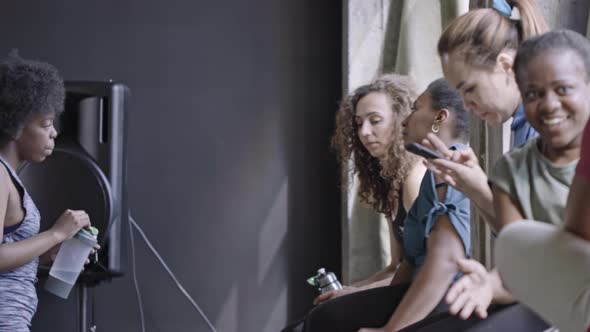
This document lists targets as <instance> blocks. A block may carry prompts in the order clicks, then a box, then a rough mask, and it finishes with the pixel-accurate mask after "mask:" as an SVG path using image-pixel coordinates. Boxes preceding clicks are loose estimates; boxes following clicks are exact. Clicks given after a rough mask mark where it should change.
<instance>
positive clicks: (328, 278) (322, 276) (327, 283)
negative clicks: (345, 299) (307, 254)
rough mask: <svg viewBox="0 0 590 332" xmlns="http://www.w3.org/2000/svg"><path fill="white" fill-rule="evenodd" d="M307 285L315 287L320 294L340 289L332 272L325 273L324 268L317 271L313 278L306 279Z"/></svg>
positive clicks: (340, 286)
mask: <svg viewBox="0 0 590 332" xmlns="http://www.w3.org/2000/svg"><path fill="white" fill-rule="evenodd" d="M307 283H308V284H310V285H312V286H315V287H317V288H318V290H319V291H320V293H325V292H328V291H332V290H338V289H342V285H341V284H340V282H339V281H338V278H336V275H334V273H332V272H326V269H324V268H321V269H319V270H318V273H317V274H316V275H315V276H313V277H311V278H309V279H307Z"/></svg>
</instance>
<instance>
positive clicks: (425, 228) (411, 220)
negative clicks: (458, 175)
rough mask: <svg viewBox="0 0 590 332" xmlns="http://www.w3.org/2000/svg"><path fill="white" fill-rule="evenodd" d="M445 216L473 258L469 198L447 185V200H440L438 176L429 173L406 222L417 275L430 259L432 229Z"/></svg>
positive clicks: (408, 250) (406, 247)
mask: <svg viewBox="0 0 590 332" xmlns="http://www.w3.org/2000/svg"><path fill="white" fill-rule="evenodd" d="M465 147H466V146H464V145H459V144H457V145H454V146H452V147H451V149H464V148H465ZM445 214H446V215H447V217H448V218H449V221H450V222H451V225H452V226H453V227H454V228H455V230H456V231H457V234H458V235H459V237H460V238H461V241H462V242H463V248H464V250H465V256H466V257H469V253H470V250H471V233H470V231H471V227H470V214H471V211H470V202H469V199H468V198H467V196H465V194H463V193H462V192H460V191H458V190H457V189H455V188H453V187H451V186H447V192H446V195H445V198H444V200H443V201H439V199H438V195H437V192H436V184H435V181H434V175H433V174H432V172H430V171H426V173H425V174H424V178H423V179H422V183H421V185H420V191H419V193H418V197H416V201H415V202H414V204H413V205H412V207H411V208H410V211H409V212H408V216H407V218H406V221H405V223H404V234H403V236H404V241H403V244H404V253H405V257H404V258H405V259H406V260H407V261H408V262H409V263H411V264H412V265H414V266H415V267H416V269H415V272H414V275H415V274H416V273H418V271H419V270H420V268H421V267H422V265H423V264H424V260H425V259H426V254H427V248H426V242H427V240H428V236H429V234H430V231H431V230H432V227H433V226H434V225H435V224H436V221H437V220H438V217H440V216H442V215H445Z"/></svg>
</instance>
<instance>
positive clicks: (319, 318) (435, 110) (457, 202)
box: [305, 79, 471, 332]
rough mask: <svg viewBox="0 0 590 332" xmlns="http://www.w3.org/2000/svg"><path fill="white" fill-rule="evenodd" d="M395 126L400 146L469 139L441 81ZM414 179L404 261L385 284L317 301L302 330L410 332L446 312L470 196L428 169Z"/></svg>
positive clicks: (466, 245)
mask: <svg viewBox="0 0 590 332" xmlns="http://www.w3.org/2000/svg"><path fill="white" fill-rule="evenodd" d="M360 109H361V107H357V114H359V110H360ZM399 120H401V119H399ZM401 125H402V127H403V131H402V135H403V136H402V137H403V139H402V142H405V143H406V144H408V143H418V142H422V140H423V139H424V138H425V137H426V135H427V134H428V133H434V134H435V135H437V137H439V138H440V139H441V140H442V141H444V142H445V144H446V146H448V147H449V148H450V149H464V148H465V147H466V146H465V144H466V143H467V142H468V141H469V127H470V126H469V116H468V114H467V112H466V111H465V109H464V106H463V100H462V98H461V96H460V95H459V93H458V91H456V90H455V89H454V88H453V87H451V86H450V85H449V83H447V82H446V81H445V80H444V79H439V80H436V81H434V82H432V83H431V84H430V85H429V86H428V88H427V89H426V91H424V92H423V93H422V94H421V95H420V96H419V97H418V98H417V99H416V101H415V103H414V106H413V112H412V113H411V114H410V115H408V116H407V117H406V118H405V119H404V120H403V122H402V123H401ZM361 132H362V131H361V130H359V133H361ZM402 142H399V144H403V143H402ZM365 145H367V144H366V143H365ZM373 149H374V150H372V151H371V152H373V151H375V150H376V149H375V148H373ZM418 182H420V184H419V188H418V195H417V196H416V199H415V201H414V203H413V204H412V205H411V208H409V209H408V213H407V216H406V218H405V220H404V222H403V225H404V229H403V234H402V235H403V237H402V241H401V242H402V247H403V260H402V262H401V264H400V267H399V268H398V271H397V273H395V276H394V277H393V280H392V281H391V282H390V283H389V286H385V287H379V288H373V289H369V290H363V291H362V292H356V293H354V294H351V295H348V296H345V297H341V298H337V299H335V300H333V301H330V302H327V303H325V304H324V305H320V306H317V307H316V308H314V310H312V312H311V313H310V314H309V315H308V317H307V320H306V321H305V328H306V329H305V331H308V332H316V331H338V332H347V331H350V332H357V331H363V332H364V331H367V332H369V331H387V332H389V331H398V330H401V329H403V328H406V327H409V330H410V331H412V330H414V329H413V327H411V325H413V324H414V323H417V322H419V321H421V320H423V319H424V318H426V317H427V316H429V315H431V314H437V313H440V312H446V310H447V307H446V305H445V303H444V301H443V297H444V295H445V293H446V291H447V289H448V287H449V286H450V285H451V284H452V283H453V281H454V280H455V279H456V278H457V276H458V273H459V269H458V266H457V264H456V260H457V259H459V258H464V257H468V256H469V251H470V245H471V244H470V220H469V216H470V206H469V199H467V197H466V196H465V195H464V194H463V193H461V192H460V191H458V190H455V189H454V188H450V187H447V186H446V184H444V183H443V182H442V180H440V179H439V178H438V177H437V176H435V175H434V174H433V173H432V172H426V173H423V174H422V176H421V178H420V180H419V181H418ZM368 327H370V328H368Z"/></svg>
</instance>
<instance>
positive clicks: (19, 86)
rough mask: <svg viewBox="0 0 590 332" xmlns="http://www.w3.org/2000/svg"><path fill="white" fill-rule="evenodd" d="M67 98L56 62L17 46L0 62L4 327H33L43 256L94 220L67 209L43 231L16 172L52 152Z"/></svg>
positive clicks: (0, 318)
mask: <svg viewBox="0 0 590 332" xmlns="http://www.w3.org/2000/svg"><path fill="white" fill-rule="evenodd" d="M63 102H64V86H63V81H62V79H61V77H60V76H59V74H58V72H57V70H56V69H55V67H53V66H51V65H50V64H47V63H41V62H36V61H30V60H24V59H22V58H20V57H18V55H17V54H16V52H12V53H11V55H10V56H9V57H8V59H6V60H4V61H3V62H2V63H0V164H1V166H0V216H1V217H0V232H2V233H1V235H2V243H1V244H0V331H7V332H8V331H10V332H23V331H29V326H30V324H31V319H32V317H33V315H34V314H35V311H36V309H37V294H36V292H35V282H36V281H37V278H36V275H37V265H38V262H39V258H41V259H42V260H47V261H50V260H51V253H53V252H54V251H53V250H52V248H54V247H56V246H58V245H59V244H60V243H62V242H63V241H65V240H67V239H69V238H71V237H72V236H73V235H74V234H76V232H78V231H79V230H80V228H82V227H85V226H89V225H90V221H89V218H88V215H87V214H86V213H85V212H84V211H71V210H67V211H66V212H64V213H63V214H62V215H61V216H60V217H59V219H58V220H57V221H56V222H55V224H54V226H53V227H51V228H50V229H49V230H47V231H44V232H41V233H39V224H40V215H39V211H38V210H37V208H36V206H35V203H34V202H33V200H32V199H31V197H30V196H29V194H28V193H27V190H26V189H25V187H24V186H23V184H22V182H21V181H20V180H19V178H18V176H17V174H16V172H15V170H17V169H18V168H19V167H20V166H21V165H22V164H23V163H24V162H26V161H33V162H41V161H43V160H44V159H45V158H47V157H48V156H49V155H50V154H51V152H52V150H53V147H54V140H55V138H56V136H57V131H56V130H55V128H54V126H53V123H54V120H55V118H56V116H58V115H59V114H60V113H61V112H62V111H63Z"/></svg>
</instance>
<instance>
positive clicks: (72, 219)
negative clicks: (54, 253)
mask: <svg viewBox="0 0 590 332" xmlns="http://www.w3.org/2000/svg"><path fill="white" fill-rule="evenodd" d="M88 226H90V218H89V217H88V214H87V213H86V212H84V211H81V210H77V211H74V210H66V211H65V212H64V213H63V214H62V215H61V216H60V217H59V218H58V219H57V221H56V222H55V224H54V225H53V227H51V230H52V231H53V232H54V234H55V235H56V236H57V237H58V239H59V240H60V242H63V241H65V240H68V239H71V238H72V237H73V236H74V235H75V234H76V233H77V232H78V231H79V230H80V229H81V228H82V227H88Z"/></svg>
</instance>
